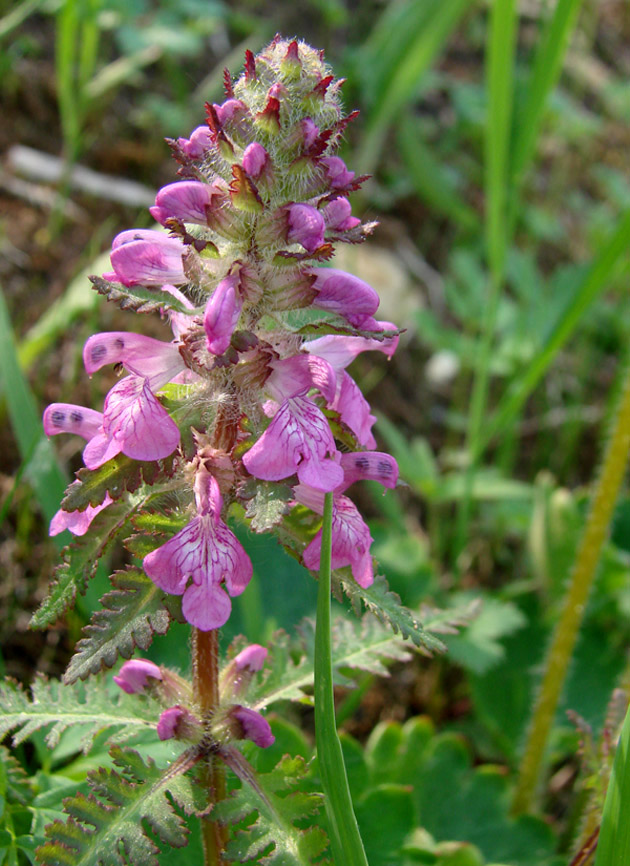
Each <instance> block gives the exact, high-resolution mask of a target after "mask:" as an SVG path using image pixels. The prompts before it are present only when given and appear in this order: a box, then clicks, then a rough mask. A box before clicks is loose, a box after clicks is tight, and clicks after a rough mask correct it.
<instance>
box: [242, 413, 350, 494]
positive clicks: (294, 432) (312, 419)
mask: <svg viewBox="0 0 630 866" xmlns="http://www.w3.org/2000/svg"><path fill="white" fill-rule="evenodd" d="M328 455H332V456H333V458H334V457H337V449H336V447H335V440H334V438H333V435H332V433H331V431H330V427H329V426H328V421H327V420H326V418H325V416H324V415H323V413H322V412H321V410H320V409H318V407H317V406H316V405H315V403H313V401H312V400H309V399H308V398H307V397H300V396H297V397H289V398H288V399H287V400H285V401H284V403H283V404H282V406H281V407H280V409H279V410H278V412H277V413H276V415H275V416H274V418H273V421H272V422H271V424H270V425H269V427H267V429H266V430H265V432H264V433H263V435H262V436H261V437H260V439H259V440H258V441H257V442H256V443H255V444H254V445H253V446H252V448H250V450H249V451H248V452H247V453H246V454H245V455H244V456H243V464H244V465H245V468H246V469H247V471H248V472H249V473H251V474H252V475H253V476H254V477H255V478H262V479H263V480H264V481H281V480H282V479H283V478H288V477H289V476H290V475H293V474H294V473H295V472H297V476H298V478H299V480H300V481H301V482H302V483H303V484H308V485H310V486H311V487H315V488H316V489H317V490H334V489H335V487H337V486H338V485H339V484H341V483H342V481H343V470H342V469H341V467H340V465H339V463H338V462H337V461H336V460H335V459H331V458H330V457H329V456H328Z"/></svg>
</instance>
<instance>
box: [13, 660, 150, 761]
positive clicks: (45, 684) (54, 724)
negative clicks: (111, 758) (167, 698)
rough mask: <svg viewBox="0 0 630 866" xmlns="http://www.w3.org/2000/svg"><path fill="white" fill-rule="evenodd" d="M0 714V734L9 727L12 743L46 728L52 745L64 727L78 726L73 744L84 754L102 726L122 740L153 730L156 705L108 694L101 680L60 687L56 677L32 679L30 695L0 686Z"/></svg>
mask: <svg viewBox="0 0 630 866" xmlns="http://www.w3.org/2000/svg"><path fill="white" fill-rule="evenodd" d="M0 712H1V715H0V736H4V735H5V734H8V733H9V732H11V731H14V732H15V733H14V734H13V745H14V746H17V745H19V744H20V743H22V742H24V740H27V739H29V738H30V737H32V736H33V734H35V733H36V732H37V731H40V730H42V729H48V730H47V733H46V745H47V746H48V748H50V749H53V748H54V747H55V746H56V745H57V743H58V742H59V738H60V737H61V735H62V733H63V732H64V731H65V730H66V729H67V728H70V727H73V726H79V730H78V732H77V740H76V748H77V749H83V750H84V751H85V752H87V751H89V749H90V747H91V745H92V742H93V740H94V738H95V737H96V736H97V735H98V734H100V733H101V732H102V731H104V730H107V729H116V731H115V734H113V735H112V738H115V739H116V740H122V739H129V738H130V737H133V736H136V735H138V734H139V733H141V732H142V731H146V730H149V729H151V728H154V726H155V724H156V722H157V718H158V716H159V707H158V705H157V704H155V703H154V702H153V701H150V700H146V701H143V702H139V701H138V700H137V698H133V697H131V696H129V695H125V694H124V693H122V692H118V693H117V694H115V695H110V694H109V693H108V690H107V689H106V688H104V687H103V682H102V681H89V682H87V683H74V684H73V685H71V686H64V685H62V684H61V683H59V682H58V681H57V680H46V679H44V678H43V677H37V678H36V679H35V681H34V683H33V685H32V687H31V695H30V697H29V695H28V694H27V692H25V691H24V689H23V688H22V687H21V686H20V685H18V684H15V683H12V682H11V681H6V682H5V684H4V685H2V686H0Z"/></svg>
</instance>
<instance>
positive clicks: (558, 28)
mask: <svg viewBox="0 0 630 866" xmlns="http://www.w3.org/2000/svg"><path fill="white" fill-rule="evenodd" d="M581 5H582V0H558V3H557V5H556V7H555V9H554V11H553V15H552V16H551V17H550V18H549V20H548V22H547V24H546V26H545V28H544V31H543V34H542V36H541V39H540V42H539V47H538V50H537V52H536V57H535V59H534V64H533V68H532V71H531V75H530V78H529V82H528V84H527V91H526V95H525V100H524V104H523V108H522V110H521V111H519V112H518V114H517V117H516V124H515V129H514V149H513V153H512V166H511V174H512V180H513V183H514V184H515V185H516V186H518V185H519V184H520V182H521V180H522V177H523V174H524V173H525V171H526V170H527V167H528V166H529V163H530V162H531V159H532V157H533V155H534V150H535V147H536V139H537V137H538V133H539V131H540V126H541V123H542V119H543V114H544V110H545V105H546V103H547V98H548V96H549V94H550V93H551V91H552V90H553V88H554V87H555V85H556V83H557V81H558V78H559V76H560V70H561V68H562V61H563V59H564V55H565V52H566V49H567V45H568V43H569V38H570V36H571V32H572V30H573V27H574V26H575V22H576V20H577V15H578V12H579V11H580V6H581Z"/></svg>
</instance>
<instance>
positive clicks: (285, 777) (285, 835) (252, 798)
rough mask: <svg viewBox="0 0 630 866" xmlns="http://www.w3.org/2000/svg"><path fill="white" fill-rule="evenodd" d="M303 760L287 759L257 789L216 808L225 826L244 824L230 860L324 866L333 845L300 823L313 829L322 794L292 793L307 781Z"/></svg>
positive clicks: (248, 788)
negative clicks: (301, 783)
mask: <svg viewBox="0 0 630 866" xmlns="http://www.w3.org/2000/svg"><path fill="white" fill-rule="evenodd" d="M306 772H307V768H306V765H305V762H304V760H303V759H302V758H291V757H289V756H288V755H286V756H285V757H284V758H282V760H281V761H280V763H279V764H278V765H277V767H276V768H275V769H274V770H272V771H271V772H270V773H265V774H261V775H258V776H256V779H255V784H254V785H245V784H244V785H242V787H240V788H239V789H238V790H237V791H235V792H234V793H233V794H232V796H231V797H229V798H228V799H227V800H224V801H223V802H222V803H219V805H218V806H217V807H216V813H215V814H216V815H217V817H218V818H219V820H221V821H223V822H231V823H234V824H240V826H237V829H236V831H235V833H234V836H233V838H232V839H231V840H230V842H229V844H228V848H227V852H226V854H227V857H228V859H232V860H233V861H234V862H236V863H243V862H245V861H247V862H250V861H252V862H256V863H262V864H265V866H309V864H316V863H317V864H323V863H325V862H327V861H325V860H323V859H322V855H323V852H324V851H325V849H326V846H327V844H328V840H327V838H326V834H325V833H324V832H323V830H322V829H321V828H319V827H317V826H310V827H309V828H308V829H299V826H298V827H296V822H301V823H302V824H303V823H304V821H305V820H306V821H307V822H309V823H312V819H313V815H314V814H315V813H316V812H317V811H319V809H320V808H321V805H322V798H321V795H319V794H311V793H305V792H301V791H293V790H292V789H294V788H295V787H296V786H297V785H298V784H299V783H300V781H301V780H302V779H303V778H304V776H305V775H306Z"/></svg>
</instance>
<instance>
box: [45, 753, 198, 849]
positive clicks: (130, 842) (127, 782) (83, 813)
mask: <svg viewBox="0 0 630 866" xmlns="http://www.w3.org/2000/svg"><path fill="white" fill-rule="evenodd" d="M111 755H112V757H113V759H114V764H115V765H116V767H117V769H104V768H102V767H100V768H99V769H98V770H94V771H92V772H90V773H88V782H89V785H90V788H91V793H90V794H89V796H87V797H86V796H85V795H84V794H81V793H79V794H77V795H76V796H75V797H69V798H67V799H66V800H64V810H65V812H67V814H68V815H69V818H68V821H67V822H65V823H64V822H62V821H54V822H53V823H52V824H49V825H48V826H47V827H46V837H47V841H46V842H45V843H44V844H43V845H40V847H39V848H38V849H37V857H38V862H39V863H41V864H44V866H60V864H63V866H129V864H132V866H158V862H159V861H158V854H159V853H160V850H161V849H160V846H159V845H158V844H157V842H158V841H159V842H161V843H163V845H164V846H165V849H166V850H168V849H169V848H171V849H172V848H183V847H184V846H185V845H186V844H187V842H188V834H189V832H190V830H189V828H188V822H187V820H186V818H185V817H184V816H183V815H182V812H183V813H185V814H186V815H191V814H193V813H195V812H196V811H197V806H196V803H195V798H194V791H193V788H192V785H191V782H190V780H189V778H188V777H187V776H186V775H184V773H183V771H184V770H186V769H187V768H188V766H190V764H191V762H190V761H189V762H187V761H186V755H183V756H181V757H180V759H178V761H176V762H175V764H172V765H171V767H170V768H169V769H168V770H166V771H163V770H160V769H159V768H158V767H156V765H155V763H154V762H153V761H152V760H151V759H150V758H149V759H147V761H146V763H145V761H144V759H143V758H141V757H140V755H138V753H137V752H134V751H133V750H132V749H124V748H120V747H118V746H114V747H113V748H112V750H111ZM156 839H157V841H156Z"/></svg>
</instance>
